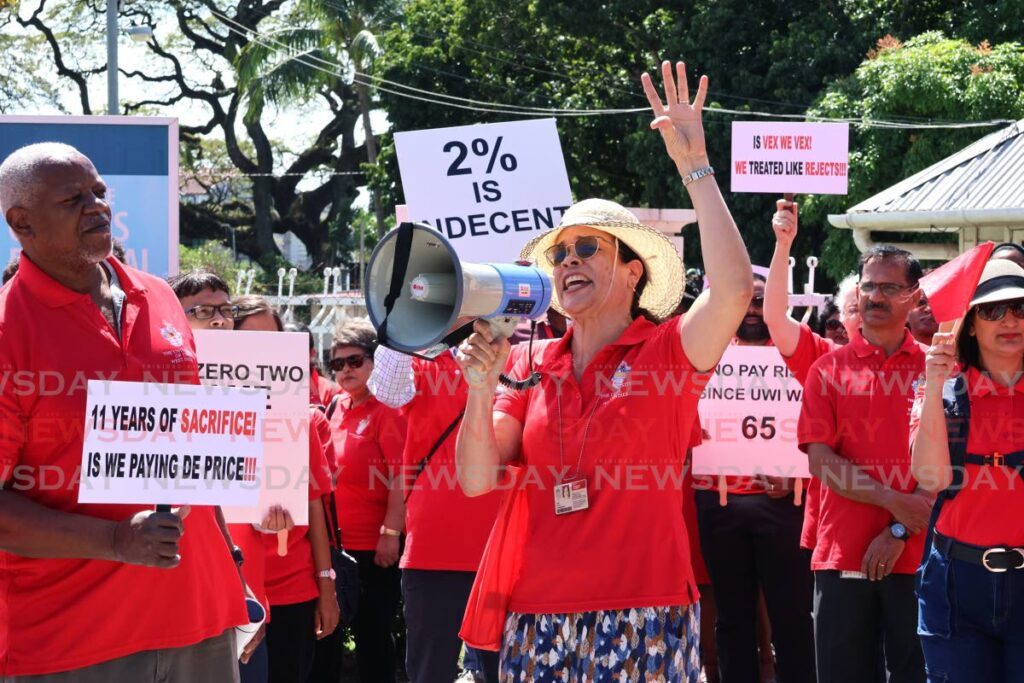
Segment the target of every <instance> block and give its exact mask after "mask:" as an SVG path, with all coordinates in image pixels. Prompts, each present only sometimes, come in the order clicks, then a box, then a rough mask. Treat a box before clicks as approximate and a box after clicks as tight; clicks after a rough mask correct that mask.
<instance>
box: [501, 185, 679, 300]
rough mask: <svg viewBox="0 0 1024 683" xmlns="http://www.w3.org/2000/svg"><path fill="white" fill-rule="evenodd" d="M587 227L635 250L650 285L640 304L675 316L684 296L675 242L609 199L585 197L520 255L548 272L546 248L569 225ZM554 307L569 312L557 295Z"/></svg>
mask: <svg viewBox="0 0 1024 683" xmlns="http://www.w3.org/2000/svg"><path fill="white" fill-rule="evenodd" d="M577 226H587V227H591V228H596V229H597V230H601V231H602V232H606V233H608V234H609V235H611V236H612V237H616V238H618V240H619V241H620V242H622V243H623V244H625V245H626V246H627V247H629V248H630V249H632V250H633V251H634V252H635V253H636V255H637V256H639V257H640V259H641V260H642V261H643V263H644V270H645V271H646V272H647V284H646V285H645V286H644V291H643V294H642V295H641V296H640V306H641V307H642V308H646V309H647V310H648V311H650V313H651V314H652V315H654V316H655V317H657V318H659V319H662V320H663V319H665V318H668V317H669V316H671V315H672V313H673V312H674V311H675V310H676V307H677V306H678V305H679V301H680V299H682V296H683V285H684V280H685V278H684V271H683V260H682V259H681V258H680V257H679V252H677V251H676V248H675V245H673V244H672V242H671V241H669V239H668V238H667V237H665V235H663V234H661V233H660V232H658V231H657V230H655V229H654V228H651V227H649V226H646V225H644V224H643V223H641V222H640V221H639V220H637V218H636V216H634V215H633V214H632V213H630V211H629V210H628V209H625V208H624V207H622V206H619V205H618V204H616V203H615V202H610V201H608V200H606V199H584V200H583V201H581V202H577V203H576V204H573V205H572V206H570V207H569V210H568V211H566V212H565V214H563V215H562V220H561V222H559V224H558V225H557V226H556V227H555V228H554V229H553V230H548V231H547V232H545V233H543V234H542V235H538V236H537V237H535V238H533V239H532V240H530V241H529V242H528V243H527V244H526V246H525V247H523V251H522V254H521V255H520V257H521V258H522V259H524V260H528V261H532V262H534V263H535V264H536V265H537V267H538V268H540V269H542V270H544V271H546V272H547V273H548V274H549V275H550V274H551V273H552V271H553V270H554V267H553V266H552V265H551V264H550V263H549V262H548V260H547V258H545V256H544V251H545V250H546V249H547V248H548V247H550V246H552V245H554V244H555V243H556V242H557V241H558V235H559V234H560V233H561V232H562V230H565V229H566V228H572V227H577ZM551 307H552V308H554V309H555V310H556V311H558V312H559V313H561V314H563V315H566V312H565V310H564V309H563V308H562V305H561V303H559V301H558V294H557V292H556V293H555V296H554V297H553V298H552V299H551Z"/></svg>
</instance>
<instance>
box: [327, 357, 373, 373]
mask: <svg viewBox="0 0 1024 683" xmlns="http://www.w3.org/2000/svg"><path fill="white" fill-rule="evenodd" d="M366 358H367V356H366V354H365V353H357V354H355V355H353V356H340V357H338V358H332V359H331V363H330V365H331V370H333V371H334V372H341V371H342V370H344V369H345V366H346V365H347V366H349V367H350V368H352V369H353V370H358V369H359V368H361V367H363V363H365V362H366Z"/></svg>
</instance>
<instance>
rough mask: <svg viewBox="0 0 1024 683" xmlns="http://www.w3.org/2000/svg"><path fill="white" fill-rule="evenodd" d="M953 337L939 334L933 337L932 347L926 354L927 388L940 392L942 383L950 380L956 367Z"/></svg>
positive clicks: (947, 334)
mask: <svg viewBox="0 0 1024 683" xmlns="http://www.w3.org/2000/svg"><path fill="white" fill-rule="evenodd" d="M953 342H954V340H953V335H952V334H951V333H949V332H938V333H936V334H935V336H933V337H932V345H931V347H930V348H929V349H928V352H927V353H926V354H925V361H924V372H925V386H926V387H929V388H932V389H933V391H936V392H940V391H941V390H942V383H943V382H945V381H946V380H947V379H949V377H950V375H952V374H953V369H954V368H955V367H956V356H955V353H956V349H955V347H954V344H953Z"/></svg>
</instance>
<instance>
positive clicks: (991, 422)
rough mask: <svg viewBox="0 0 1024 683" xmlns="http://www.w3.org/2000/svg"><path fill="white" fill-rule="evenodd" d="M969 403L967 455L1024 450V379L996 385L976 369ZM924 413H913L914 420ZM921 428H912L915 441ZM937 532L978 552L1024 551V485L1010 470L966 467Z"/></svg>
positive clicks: (971, 378)
mask: <svg viewBox="0 0 1024 683" xmlns="http://www.w3.org/2000/svg"><path fill="white" fill-rule="evenodd" d="M966 378H967V391H968V394H969V395H970V399H971V424H970V428H969V431H968V434H967V452H968V453H976V454H979V455H990V454H992V453H1012V452H1014V451H1018V450H1021V449H1022V448H1024V378H1022V379H1021V380H1020V381H1018V382H1017V384H1015V385H1014V386H1012V387H1006V386H1002V385H1000V384H996V383H995V382H993V381H992V380H990V379H989V378H987V377H985V376H983V375H982V374H981V373H980V372H978V370H976V369H975V368H968V369H967V373H966ZM919 412H920V411H917V410H915V411H914V415H915V418H916V417H917V416H918V415H919ZM917 426H918V425H917V424H913V425H912V427H911V441H913V435H914V434H915V433H916V431H917V430H916V428H917ZM935 529H936V530H937V531H938V532H939V533H940V534H942V535H944V536H949V537H951V538H955V539H956V540H958V541H961V542H963V543H970V544H971V545H978V546H986V547H990V546H1009V547H1019V546H1024V479H1022V478H1021V475H1020V473H1018V472H1016V471H1015V470H1014V469H1013V468H1011V467H999V466H992V465H965V467H964V486H963V488H962V489H961V490H960V491H959V492H958V493H957V494H956V497H954V498H953V499H952V500H948V501H946V502H945V504H943V506H942V512H940V513H939V519H938V520H937V521H936V522H935Z"/></svg>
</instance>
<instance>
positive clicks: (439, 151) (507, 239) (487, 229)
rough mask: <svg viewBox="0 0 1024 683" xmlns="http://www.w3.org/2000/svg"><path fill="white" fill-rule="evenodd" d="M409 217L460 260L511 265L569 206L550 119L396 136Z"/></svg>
mask: <svg viewBox="0 0 1024 683" xmlns="http://www.w3.org/2000/svg"><path fill="white" fill-rule="evenodd" d="M395 148H396V150H397V151H398V167H399V170H400V171H401V174H402V190H403V191H404V193H405V200H406V205H407V213H408V217H409V220H413V221H422V222H425V223H428V224H429V225H431V226H433V227H434V228H436V229H437V230H438V231H439V232H441V233H442V234H443V235H444V236H445V237H446V238H448V240H449V241H451V243H452V246H453V247H454V248H455V250H456V252H457V253H458V254H459V257H460V258H461V259H463V260H465V261H473V262H486V261H513V260H515V259H517V258H518V257H519V252H520V250H521V249H522V246H523V245H524V244H526V242H528V241H529V240H530V239H532V238H533V237H535V236H536V235H537V233H538V232H541V231H544V230H549V229H551V228H552V227H554V226H556V225H558V221H559V219H561V217H562V214H563V213H564V212H565V210H566V209H568V208H569V205H570V204H571V203H572V193H571V192H570V190H569V177H568V175H567V174H566V171H565V161H564V160H563V158H562V145H561V143H560V142H559V140H558V131H557V129H556V128H555V120H554V119H539V120H530V121H510V122H507V123H492V124H485V125H477V126H458V127H453V128H435V129H431V130H419V131H409V132H404V133H395Z"/></svg>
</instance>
